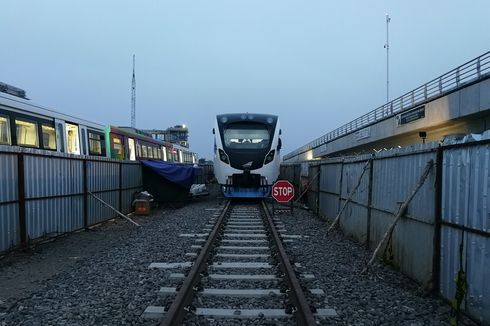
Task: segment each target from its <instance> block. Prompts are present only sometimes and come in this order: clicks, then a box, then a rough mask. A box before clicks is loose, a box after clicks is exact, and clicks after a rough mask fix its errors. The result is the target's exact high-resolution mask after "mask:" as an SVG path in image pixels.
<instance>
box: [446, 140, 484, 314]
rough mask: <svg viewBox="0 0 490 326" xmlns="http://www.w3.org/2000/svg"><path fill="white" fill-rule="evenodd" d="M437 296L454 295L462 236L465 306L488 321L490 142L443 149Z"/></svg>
mask: <svg viewBox="0 0 490 326" xmlns="http://www.w3.org/2000/svg"><path fill="white" fill-rule="evenodd" d="M442 188H443V195H442V222H443V224H444V223H446V224H447V225H443V227H442V232H441V238H442V241H441V279H440V289H441V294H442V295H443V296H444V297H445V298H447V299H448V300H452V299H453V298H454V295H455V291H456V288H455V281H454V280H455V278H456V276H457V273H458V271H459V269H460V267H459V263H460V260H461V258H460V254H459V245H460V243H461V240H462V239H463V240H464V251H463V257H462V260H463V270H464V271H465V272H466V276H467V283H468V286H467V293H466V296H465V302H464V309H465V310H466V311H467V312H468V313H469V314H470V315H472V316H473V317H474V318H476V319H478V320H480V321H487V322H488V321H489V320H490V287H489V286H488V279H489V278H490V269H489V268H488V266H490V255H489V254H488V252H489V249H488V248H490V196H489V195H490V145H489V144H482V145H477V146H471V145H470V146H467V147H456V148H450V149H446V150H445V151H444V158H443V187H442Z"/></svg>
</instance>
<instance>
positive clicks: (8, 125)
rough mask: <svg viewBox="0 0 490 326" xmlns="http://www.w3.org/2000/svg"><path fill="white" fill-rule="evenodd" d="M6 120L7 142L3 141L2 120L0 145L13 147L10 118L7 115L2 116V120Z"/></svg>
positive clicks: (0, 124) (0, 116)
mask: <svg viewBox="0 0 490 326" xmlns="http://www.w3.org/2000/svg"><path fill="white" fill-rule="evenodd" d="M2 118H3V119H5V125H4V127H5V133H4V135H5V141H3V140H2V138H3V136H2V133H3V131H4V129H3V128H2V123H1V120H0V145H12V132H11V131H10V117H9V116H8V115H6V114H0V119H2Z"/></svg>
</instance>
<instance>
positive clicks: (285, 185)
mask: <svg viewBox="0 0 490 326" xmlns="http://www.w3.org/2000/svg"><path fill="white" fill-rule="evenodd" d="M293 197H294V187H293V185H292V184H291V183H289V181H287V180H278V181H277V182H276V183H274V185H273V186H272V198H274V199H275V200H276V201H277V202H278V203H287V202H289V201H290V200H291V199H293Z"/></svg>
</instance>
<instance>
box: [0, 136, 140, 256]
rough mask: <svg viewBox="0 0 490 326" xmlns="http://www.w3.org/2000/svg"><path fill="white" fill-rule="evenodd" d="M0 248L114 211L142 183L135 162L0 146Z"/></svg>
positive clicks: (127, 203)
mask: <svg viewBox="0 0 490 326" xmlns="http://www.w3.org/2000/svg"><path fill="white" fill-rule="evenodd" d="M0 167H1V170H0V252H2V251H6V250H8V249H10V248H13V247H16V246H19V245H21V244H27V243H28V242H29V241H33V240H36V239H40V238H49V237H52V236H57V235H60V234H63V233H67V232H72V231H75V230H79V229H83V228H87V227H89V226H90V225H93V224H97V223H100V222H102V221H104V220H107V219H111V218H113V217H115V214H114V212H113V211H112V210H110V209H109V208H108V207H106V206H104V205H102V204H101V203H100V202H98V201H97V200H96V199H95V198H93V197H92V196H91V195H90V194H89V192H91V193H93V194H95V195H96V196H98V197H99V198H101V199H102V200H104V201H105V202H107V203H108V204H110V205H111V206H113V207H115V208H116V209H118V210H120V211H121V212H123V213H128V212H130V211H131V208H132V206H131V204H132V200H133V194H134V192H136V191H141V190H142V187H143V181H142V180H143V179H142V170H141V165H140V163H137V162H127V161H116V160H111V159H107V158H94V157H90V158H86V157H80V156H74V155H69V154H61V153H52V152H47V151H41V150H34V149H25V148H13V147H10V146H0Z"/></svg>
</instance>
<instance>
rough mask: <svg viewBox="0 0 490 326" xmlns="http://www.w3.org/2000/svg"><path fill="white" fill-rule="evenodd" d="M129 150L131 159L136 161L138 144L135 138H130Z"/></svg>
mask: <svg viewBox="0 0 490 326" xmlns="http://www.w3.org/2000/svg"><path fill="white" fill-rule="evenodd" d="M128 150H129V159H130V160H131V161H136V146H135V144H134V139H133V138H128Z"/></svg>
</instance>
